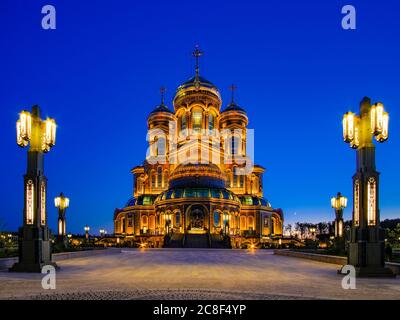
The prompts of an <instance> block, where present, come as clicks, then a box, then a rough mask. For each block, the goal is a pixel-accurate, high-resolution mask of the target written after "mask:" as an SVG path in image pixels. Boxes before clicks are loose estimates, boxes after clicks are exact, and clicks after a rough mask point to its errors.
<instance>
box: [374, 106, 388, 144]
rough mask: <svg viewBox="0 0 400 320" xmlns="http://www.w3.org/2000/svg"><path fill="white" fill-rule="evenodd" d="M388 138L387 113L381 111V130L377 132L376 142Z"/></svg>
mask: <svg viewBox="0 0 400 320" xmlns="http://www.w3.org/2000/svg"><path fill="white" fill-rule="evenodd" d="M388 138H389V114H388V113H387V112H384V113H383V117H382V132H381V133H380V134H378V135H377V136H376V137H375V139H376V141H378V142H385V141H386V140H387V139H388Z"/></svg>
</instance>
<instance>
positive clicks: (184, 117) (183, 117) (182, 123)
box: [180, 113, 187, 132]
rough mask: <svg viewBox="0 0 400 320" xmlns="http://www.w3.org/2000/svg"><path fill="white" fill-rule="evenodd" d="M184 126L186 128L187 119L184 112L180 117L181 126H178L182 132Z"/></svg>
mask: <svg viewBox="0 0 400 320" xmlns="http://www.w3.org/2000/svg"><path fill="white" fill-rule="evenodd" d="M186 128H187V119H186V113H184V114H183V115H182V117H181V127H180V130H181V132H184V131H185V130H186Z"/></svg>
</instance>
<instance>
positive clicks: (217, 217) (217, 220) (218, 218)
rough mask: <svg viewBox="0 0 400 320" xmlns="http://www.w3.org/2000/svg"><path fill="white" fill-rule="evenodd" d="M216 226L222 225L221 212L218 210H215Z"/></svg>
mask: <svg viewBox="0 0 400 320" xmlns="http://www.w3.org/2000/svg"><path fill="white" fill-rule="evenodd" d="M214 226H215V227H216V228H217V227H219V226H220V214H219V212H218V211H215V212H214Z"/></svg>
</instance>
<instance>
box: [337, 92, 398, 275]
mask: <svg viewBox="0 0 400 320" xmlns="http://www.w3.org/2000/svg"><path fill="white" fill-rule="evenodd" d="M374 136H375V139H376V140H377V141H378V142H385V141H386V140H387V139H388V136H389V115H388V113H387V112H385V111H384V107H383V105H382V104H381V103H379V102H378V103H376V104H374V105H372V106H371V100H370V99H369V98H367V97H365V98H364V99H363V100H362V101H361V103H360V115H356V114H354V113H352V112H348V113H346V114H345V115H344V118H343V137H344V141H345V142H347V143H350V146H351V147H352V148H353V149H356V152H357V158H356V173H355V174H354V176H353V225H352V227H351V229H350V231H349V232H348V234H347V235H346V237H347V241H348V242H349V243H348V264H350V265H353V266H354V267H355V269H356V274H357V276H361V277H383V276H389V277H392V276H394V274H393V272H392V271H391V269H389V268H387V267H385V242H384V240H385V230H384V229H382V228H381V227H380V225H379V224H380V218H379V173H378V172H377V171H376V168H375V145H374V143H373V141H372V138H373V137H374Z"/></svg>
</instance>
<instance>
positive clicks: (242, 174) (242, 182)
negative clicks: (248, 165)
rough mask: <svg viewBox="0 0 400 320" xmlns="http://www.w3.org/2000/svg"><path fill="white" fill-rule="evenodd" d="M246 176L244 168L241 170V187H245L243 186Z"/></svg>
mask: <svg viewBox="0 0 400 320" xmlns="http://www.w3.org/2000/svg"><path fill="white" fill-rule="evenodd" d="M244 177H245V175H244V170H243V169H242V170H240V176H239V185H240V188H243V186H244Z"/></svg>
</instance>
